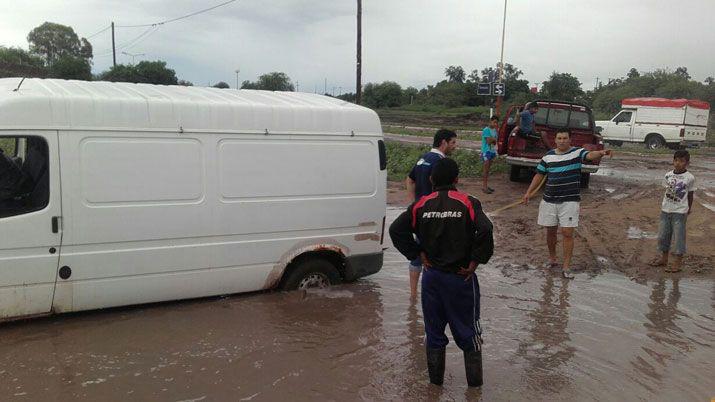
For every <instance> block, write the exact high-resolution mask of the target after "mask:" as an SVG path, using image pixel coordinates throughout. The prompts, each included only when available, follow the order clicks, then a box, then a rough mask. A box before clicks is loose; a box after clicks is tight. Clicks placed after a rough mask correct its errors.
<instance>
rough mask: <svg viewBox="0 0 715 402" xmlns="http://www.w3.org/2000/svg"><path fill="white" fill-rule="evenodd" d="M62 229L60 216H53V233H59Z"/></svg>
mask: <svg viewBox="0 0 715 402" xmlns="http://www.w3.org/2000/svg"><path fill="white" fill-rule="evenodd" d="M59 231H60V217H59V216H53V217H52V233H58V232H59Z"/></svg>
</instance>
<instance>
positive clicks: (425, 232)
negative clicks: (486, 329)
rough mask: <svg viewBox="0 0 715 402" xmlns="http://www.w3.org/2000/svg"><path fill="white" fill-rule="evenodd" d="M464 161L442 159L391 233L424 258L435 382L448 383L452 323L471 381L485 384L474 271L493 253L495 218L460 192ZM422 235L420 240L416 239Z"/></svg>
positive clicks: (411, 255)
mask: <svg viewBox="0 0 715 402" xmlns="http://www.w3.org/2000/svg"><path fill="white" fill-rule="evenodd" d="M458 176H459V166H457V163H456V162H455V161H454V160H452V159H449V158H444V159H442V160H440V161H438V162H437V163H436V164H435V165H434V167H433V169H432V175H431V176H430V178H431V181H432V184H433V186H434V192H433V193H432V194H429V195H426V196H423V197H422V198H420V199H419V200H417V201H416V202H415V203H413V204H412V205H410V206H409V207H408V208H407V211H405V212H403V213H402V214H401V215H400V216H399V217H398V218H397V219H396V220H395V222H393V223H392V225H391V226H390V238H391V239H392V243H393V244H394V245H395V247H396V248H397V250H399V251H400V253H402V254H403V255H404V256H405V257H407V259H409V260H413V259H415V258H416V257H417V256H421V257H422V262H423V264H424V266H425V272H424V274H423V276H422V312H423V315H424V321H425V333H426V335H427V337H426V349H427V368H428V370H429V377H430V382H431V383H433V384H436V385H442V383H443V382H444V364H445V363H444V360H445V347H446V346H447V343H448V342H449V341H448V339H447V336H446V335H445V333H444V330H445V327H446V325H447V324H449V327H450V329H451V330H452V336H453V337H454V340H455V342H456V343H457V346H459V348H460V349H462V350H463V351H464V365H465V370H466V373H467V383H468V384H469V386H471V387H479V386H481V385H482V352H481V343H482V342H481V329H480V327H479V282H478V281H477V276H476V274H475V273H474V271H475V270H476V268H477V265H478V264H484V263H486V262H488V261H489V258H491V256H492V254H493V252H494V239H493V237H492V223H491V222H490V221H489V218H487V217H486V215H484V212H483V211H482V207H481V204H480V203H479V201H478V200H477V199H476V198H474V197H471V196H469V195H468V194H466V193H462V192H459V191H457V189H456V188H455V185H456V184H457V181H458ZM413 234H414V235H416V236H417V239H418V240H419V243H418V242H417V241H415V239H414V237H413Z"/></svg>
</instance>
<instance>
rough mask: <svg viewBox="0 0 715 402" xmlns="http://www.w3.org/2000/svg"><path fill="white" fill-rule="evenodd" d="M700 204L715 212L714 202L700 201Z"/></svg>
mask: <svg viewBox="0 0 715 402" xmlns="http://www.w3.org/2000/svg"><path fill="white" fill-rule="evenodd" d="M700 205H702V206H704V207H705V208H707V209H709V210H711V211H713V212H715V205H713V204H708V203H707V202H702V201H701V202H700Z"/></svg>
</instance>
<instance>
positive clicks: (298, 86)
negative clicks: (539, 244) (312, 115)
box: [295, 81, 300, 92]
mask: <svg viewBox="0 0 715 402" xmlns="http://www.w3.org/2000/svg"><path fill="white" fill-rule="evenodd" d="M295 91H296V92H300V83H299V82H298V81H296V82H295Z"/></svg>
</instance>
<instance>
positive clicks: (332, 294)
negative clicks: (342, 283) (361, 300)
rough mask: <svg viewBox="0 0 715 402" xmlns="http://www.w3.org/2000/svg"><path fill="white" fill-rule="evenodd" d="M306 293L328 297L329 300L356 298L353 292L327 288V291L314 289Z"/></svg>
mask: <svg viewBox="0 0 715 402" xmlns="http://www.w3.org/2000/svg"><path fill="white" fill-rule="evenodd" d="M305 293H306V294H308V295H315V296H321V297H327V298H328V299H343V298H351V297H353V296H354V295H353V292H351V291H349V290H337V289H333V288H326V289H320V288H312V289H308V290H306V291H305Z"/></svg>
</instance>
